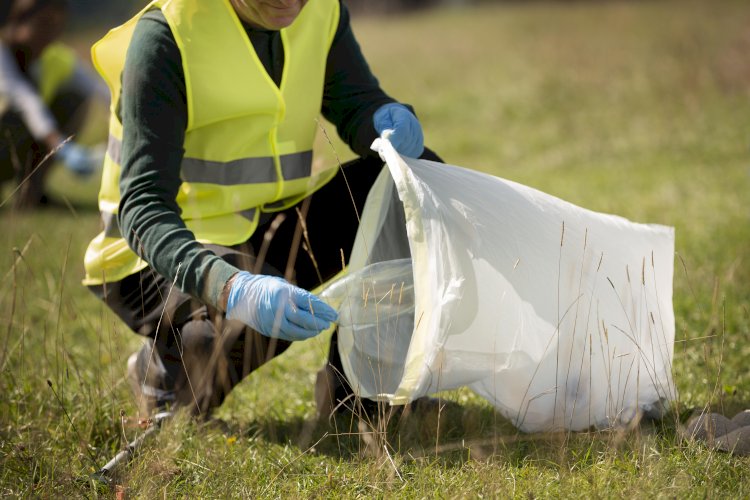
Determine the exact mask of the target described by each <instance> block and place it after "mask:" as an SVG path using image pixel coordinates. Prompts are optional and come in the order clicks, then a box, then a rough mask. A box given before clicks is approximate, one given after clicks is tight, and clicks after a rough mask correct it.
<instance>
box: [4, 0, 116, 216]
mask: <svg viewBox="0 0 750 500" xmlns="http://www.w3.org/2000/svg"><path fill="white" fill-rule="evenodd" d="M67 12H68V6H67V2H66V0H10V2H9V3H7V4H5V5H4V6H3V8H2V10H0V182H5V181H9V180H11V179H15V180H16V182H17V183H18V184H19V189H18V192H16V193H15V195H14V196H15V199H14V204H15V206H16V207H18V208H24V209H25V208H33V207H35V206H38V205H40V204H42V203H45V202H46V201H47V197H46V195H45V192H44V181H45V178H46V176H47V173H48V172H49V170H50V167H51V166H52V164H53V161H50V160H49V159H47V160H44V159H45V157H46V156H47V155H49V154H50V153H53V152H54V155H55V156H54V159H55V160H57V161H60V162H62V163H63V164H64V165H65V166H66V167H67V168H68V169H69V170H70V171H71V172H73V173H74V174H76V175H77V176H81V177H85V176H88V175H90V174H91V173H92V172H93V171H94V170H95V168H96V166H97V163H100V162H101V155H98V159H97V155H96V154H93V153H92V151H91V150H90V149H89V148H86V147H84V146H82V145H80V144H78V143H77V142H75V141H74V140H68V139H69V137H70V136H71V135H73V134H75V133H76V132H77V131H78V130H79V128H80V127H81V126H82V125H83V123H84V121H85V118H86V110H87V104H88V103H89V102H90V101H91V99H92V98H96V99H100V100H101V101H102V102H105V103H108V102H109V91H108V89H107V87H106V85H104V82H103V81H102V80H101V79H100V78H99V77H98V76H97V75H96V74H95V73H94V72H93V71H92V70H90V69H89V68H88V67H86V66H84V65H83V63H82V62H81V60H80V59H79V58H78V57H77V56H76V54H75V53H74V52H73V50H72V49H70V48H69V47H67V46H65V45H63V44H62V43H60V42H57V41H56V40H57V39H58V37H59V36H60V35H61V34H62V32H63V29H64V27H65V23H66V19H67Z"/></svg>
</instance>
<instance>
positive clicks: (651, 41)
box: [0, 0, 750, 498]
mask: <svg viewBox="0 0 750 500" xmlns="http://www.w3.org/2000/svg"><path fill="white" fill-rule="evenodd" d="M749 21H750V9H748V8H747V6H746V5H745V3H744V2H741V1H730V0H727V1H722V2H704V3H698V2H684V1H665V2H633V3H625V2H605V3H601V4H599V3H594V2H592V3H587V2H582V3H579V2H574V3H546V2H531V3H529V4H523V3H509V4H499V5H484V6H481V7H475V8H468V9H464V10H459V9H442V10H435V11H431V12H428V13H424V14H419V15H409V16H406V17H401V18H396V17H390V18H373V19H356V20H355V31H356V32H357V33H358V36H359V39H360V43H361V45H362V47H363V50H364V52H365V54H366V56H367V57H368V59H369V61H370V64H371V66H372V68H373V70H374V71H375V73H376V74H377V75H378V76H379V78H380V80H381V83H382V84H383V86H384V87H385V89H386V90H387V91H388V92H390V93H391V94H392V95H394V96H398V97H399V98H401V99H403V100H404V101H406V102H409V103H411V104H413V105H414V106H415V108H416V110H417V112H418V114H419V116H420V118H421V121H422V123H423V126H424V128H425V135H426V141H427V143H428V145H430V146H431V147H432V148H433V149H435V150H436V151H438V152H439V153H440V154H441V155H442V156H443V158H444V159H445V160H446V161H447V162H449V163H453V164H456V165H461V166H465V167H471V168H476V169H478V170H483V171H486V172H489V173H492V174H494V175H498V176H501V177H504V178H507V179H511V180H514V181H518V182H521V183H524V184H527V185H530V186H533V187H536V188H539V189H541V190H543V191H546V192H548V193H551V194H554V195H556V196H559V197H561V198H563V199H566V200H568V201H571V202H573V203H576V204H578V205H581V206H584V207H587V208H590V209H594V210H598V211H603V212H609V213H616V214H619V215H623V216H625V217H628V218H630V219H632V220H636V221H639V222H655V223H661V224H668V225H672V226H675V228H676V236H677V241H676V251H677V256H676V258H675V280H674V307H675V314H676V327H677V335H676V337H677V344H676V347H675V369H674V372H675V373H674V376H675V382H676V384H677V388H678V390H679V394H680V398H679V401H678V402H677V404H676V406H675V409H676V411H675V415H673V416H670V418H668V419H667V420H665V421H664V422H662V423H660V424H657V425H654V426H646V427H644V428H641V429H636V430H634V431H633V432H630V433H624V434H620V433H616V432H594V433H578V434H572V435H553V436H548V435H543V436H527V435H518V434H517V433H516V432H515V431H514V430H513V428H512V427H511V426H510V425H509V424H508V423H507V422H506V421H504V420H503V419H502V418H501V417H499V416H497V415H496V414H495V413H494V412H493V411H492V409H491V408H490V407H489V406H488V405H487V404H486V403H484V402H483V401H482V400H480V399H479V398H477V397H475V396H473V395H472V394H470V393H468V392H467V391H456V392H452V393H450V394H447V395H446V396H445V397H446V399H448V400H450V401H453V402H455V403H458V405H455V406H453V405H452V406H450V407H449V408H447V409H446V410H445V412H444V413H443V414H442V415H441V416H440V419H439V421H437V419H435V418H432V419H429V418H428V419H414V418H405V419H402V420H401V421H396V420H393V421H391V422H390V425H389V428H388V432H387V434H386V435H385V436H384V437H382V436H381V438H382V439H381V440H380V441H378V440H376V442H378V443H380V444H387V447H388V448H387V449H388V454H385V453H372V450H368V449H367V446H366V444H365V443H364V441H363V440H362V439H361V438H360V436H358V435H356V433H357V429H356V427H352V424H351V422H349V421H347V420H346V419H339V420H337V421H335V422H334V423H335V426H334V427H328V426H325V425H315V424H314V423H313V422H312V421H313V419H314V415H315V408H314V404H313V395H312V384H313V380H314V376H315V371H316V370H317V368H318V367H319V366H320V365H321V364H322V363H323V360H324V359H325V354H326V350H327V343H326V341H325V339H314V340H311V341H308V342H305V343H302V344H298V345H295V346H294V347H293V348H292V349H291V350H290V351H289V352H288V353H286V354H285V355H284V356H282V357H281V358H280V359H277V360H275V361H273V362H271V363H269V364H268V365H267V366H265V367H264V368H262V369H261V370H260V371H259V372H257V373H255V374H253V376H251V377H250V378H249V379H248V380H246V381H245V382H244V383H243V384H241V386H240V387H239V388H238V389H237V390H236V391H235V392H233V393H232V395H231V396H230V397H229V399H228V400H227V401H226V402H225V404H224V406H223V407H222V408H221V409H220V411H219V416H220V417H221V418H223V419H224V420H225V421H226V422H227V428H225V429H223V430H222V429H221V428H219V427H216V426H206V425H201V424H198V423H195V422H191V421H189V420H186V419H182V418H178V419H176V420H175V421H174V422H171V423H169V424H168V425H167V427H166V428H165V431H164V432H161V433H160V434H159V435H158V436H157V437H156V438H155V439H154V440H152V441H151V442H150V443H148V444H147V445H146V446H145V447H144V449H143V451H142V453H141V454H140V455H139V457H138V459H137V460H135V461H134V462H132V464H131V465H130V466H129V467H127V468H125V469H124V470H123V471H122V472H121V474H120V475H119V476H118V477H117V483H118V484H120V485H123V486H124V487H125V488H126V489H127V492H128V494H129V495H130V496H132V497H138V498H151V497H154V496H157V495H158V496H168V497H175V496H186V497H187V496H189V497H255V496H264V497H289V496H291V497H310V496H316V497H329V496H333V497H356V496H367V497H370V496H376V497H387V496H393V495H399V496H405V497H415V498H417V497H420V498H421V497H428V496H429V497H432V496H438V497H472V498H474V497H478V496H483V497H506V496H518V497H549V496H553V497H558V496H563V497H581V496H585V497H622V496H637V497H657V496H658V497H679V498H683V497H689V498H703V497H722V498H724V497H728V498H740V497H747V496H750V459H748V458H737V457H732V456H730V455H726V454H721V453H716V452H712V451H709V450H707V449H705V448H702V447H700V446H697V445H693V444H686V443H683V442H681V441H680V440H679V439H678V438H677V437H676V434H675V426H676V418H677V416H676V415H683V416H684V415H685V414H686V413H687V412H688V411H689V410H690V409H692V408H701V407H705V406H709V405H710V406H711V408H713V409H715V410H717V411H721V412H726V413H728V414H733V412H735V411H737V410H739V409H742V408H748V407H750V372H749V371H748V368H747V366H748V361H750V340H749V339H750V194H748V193H750V162H748V160H749V159H750V135H749V134H748V131H749V130H750V62H749V61H750V60H748V59H747V53H748V49H749V48H750V22H749ZM328 131H329V135H331V136H332V135H334V133H333V130H332V129H331V128H330V126H328ZM334 145H335V149H336V151H337V153H338V154H339V156H340V157H341V159H342V160H345V159H347V158H349V157H351V153H349V152H348V151H347V150H346V148H345V147H344V146H343V145H341V143H340V142H338V141H336V140H334ZM319 151H320V156H321V157H323V158H325V159H326V161H332V159H333V154H332V152H331V148H330V146H329V145H328V144H327V142H326V141H325V140H324V139H323V138H321V140H320V142H319ZM51 184H52V185H51V189H52V190H53V192H54V193H55V194H56V195H57V198H58V199H59V200H63V199H67V200H69V201H70V203H71V208H67V209H66V208H60V209H49V210H43V211H39V212H37V213H31V214H19V213H14V212H13V211H11V210H10V209H9V208H8V206H5V207H3V208H2V209H1V210H0V224H1V226H0V227H2V231H1V232H0V275H1V276H2V283H3V284H2V286H0V332H2V333H0V394H2V397H0V495H3V496H26V497H29V496H33V497H37V496H43V497H50V496H64V497H70V496H96V495H104V496H107V495H111V492H110V491H109V490H107V489H106V488H102V487H95V486H92V483H91V482H87V481H86V480H82V479H81V478H85V477H86V476H87V475H88V474H89V473H91V472H93V471H94V470H95V469H96V468H97V467H100V466H101V465H103V464H104V463H105V462H106V461H107V460H108V459H109V458H111V457H112V456H113V455H114V453H115V452H116V451H117V450H118V449H120V447H121V446H122V445H123V443H124V442H125V441H126V440H127V439H132V438H133V437H134V435H135V433H136V431H135V430H134V429H133V428H130V427H127V426H125V427H123V426H121V423H120V415H121V412H124V414H125V415H132V414H133V411H134V402H133V399H132V396H131V395H130V393H129V390H128V388H127V384H126V382H125V378H124V369H125V360H126V359H127V356H128V355H129V354H130V353H131V352H132V351H133V350H135V349H136V348H137V347H138V345H139V342H140V341H139V339H138V338H137V337H136V336H135V335H133V334H132V333H130V332H129V331H128V330H127V328H126V327H125V326H124V325H123V324H122V323H121V322H120V321H119V320H118V319H117V318H116V317H115V316H114V315H113V314H112V313H111V312H109V311H108V310H107V309H106V308H105V307H103V306H102V305H101V304H100V303H99V302H98V301H97V300H96V299H95V298H94V297H93V295H91V294H90V293H89V292H88V291H87V290H86V289H85V288H84V287H82V286H81V285H80V279H81V277H82V268H83V266H82V256H83V252H84V249H85V246H86V244H87V243H88V240H89V239H90V238H91V237H92V236H93V235H94V234H95V233H96V232H97V231H98V227H99V221H98V216H97V214H96V212H95V211H94V210H93V209H92V207H93V204H94V203H95V197H96V194H95V191H96V187H95V184H96V183H95V182H91V183H87V184H85V185H79V184H76V183H75V182H74V181H73V180H72V179H70V178H69V177H68V176H67V175H66V174H65V172H59V171H58V172H55V173H54V176H53V178H52V182H51ZM6 192H7V190H6ZM47 381H50V382H51V384H52V387H50V386H48V383H47ZM350 433H353V434H355V435H350Z"/></svg>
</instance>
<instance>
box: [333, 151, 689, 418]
mask: <svg viewBox="0 0 750 500" xmlns="http://www.w3.org/2000/svg"><path fill="white" fill-rule="evenodd" d="M373 149H376V150H377V151H379V152H380V155H381V157H382V158H383V159H384V161H385V162H386V163H387V169H384V170H383V172H382V173H381V175H380V177H379V178H378V180H377V182H376V184H375V185H374V187H373V188H372V190H371V192H370V194H369V197H368V199H367V203H366V205H365V208H364V211H363V214H362V216H361V219H362V220H361V225H360V229H359V232H358V234H357V238H356V241H355V245H354V249H353V251H352V255H351V256H350V261H349V266H348V273H347V274H346V275H345V276H344V277H343V278H340V279H338V280H337V281H335V282H334V283H332V284H331V285H330V286H328V287H327V289H326V290H325V291H324V292H323V296H324V297H325V298H326V299H327V300H329V301H330V302H331V303H333V304H335V305H336V306H337V307H338V309H339V313H340V323H339V344H338V345H339V351H340V354H341V359H342V362H343V367H344V370H345V371H346V375H347V377H348V379H349V380H350V381H351V383H352V384H353V386H354V389H355V391H356V392H357V393H358V395H360V396H362V397H367V398H373V399H379V400H384V401H388V402H390V403H392V404H405V403H408V402H410V401H412V400H414V399H416V398H418V397H421V396H425V395H428V394H432V393H435V392H438V391H442V390H448V389H454V388H458V387H463V386H468V387H470V388H471V389H472V390H474V391H475V392H476V393H478V394H479V395H481V396H482V397H484V398H486V399H487V400H488V401H489V402H490V403H492V404H493V405H494V406H495V407H496V408H497V409H498V410H499V411H500V412H501V413H502V414H503V415H504V416H505V417H507V418H508V419H510V420H511V421H512V422H513V423H514V424H515V425H516V426H517V427H518V428H520V429H521V430H524V431H527V432H537V431H551V430H560V429H570V430H581V429H586V428H589V427H591V426H597V427H600V428H601V427H608V426H611V425H614V424H616V423H623V422H627V421H629V420H630V419H632V418H633V417H634V416H635V415H636V414H637V412H638V411H639V410H642V411H650V410H655V409H659V408H663V406H664V404H665V403H668V402H669V401H671V400H673V399H674V398H675V397H676V394H675V387H674V383H673V380H672V375H671V372H672V356H673V343H674V313H673V309H672V272H673V255H674V230H673V229H672V228H670V227H665V226H658V225H644V224H635V223H632V222H629V221H627V220H625V219H623V218H621V217H617V216H613V215H606V214H600V213H596V212H592V211H590V210H586V209H583V208H580V207H577V206H575V205H573V204H571V203H567V202H565V201H562V200H560V199H558V198H555V197H553V196H550V195H548V194H545V193H542V192H540V191H537V190H535V189H532V188H529V187H526V186H523V185H520V184H517V183H514V182H511V181H507V180H503V179H500V178H497V177H493V176H490V175H487V174H483V173H480V172H476V171H472V170H468V169H464V168H461V167H456V166H451V165H444V164H440V163H435V162H430V161H425V160H415V159H411V158H402V157H400V156H399V155H398V153H396V151H395V150H394V149H393V147H392V146H391V144H390V143H389V142H388V141H387V140H385V139H378V140H377V141H375V143H374V144H373Z"/></svg>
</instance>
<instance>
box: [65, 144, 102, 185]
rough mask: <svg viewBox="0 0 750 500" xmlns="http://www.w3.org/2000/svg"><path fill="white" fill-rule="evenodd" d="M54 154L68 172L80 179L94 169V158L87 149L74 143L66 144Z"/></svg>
mask: <svg viewBox="0 0 750 500" xmlns="http://www.w3.org/2000/svg"><path fill="white" fill-rule="evenodd" d="M55 154H56V155H57V157H58V158H59V159H60V160H62V162H63V165H65V167H66V168H67V169H68V170H70V171H71V172H73V173H74V174H76V175H78V176H80V177H87V176H89V175H91V174H92V173H93V172H94V170H95V169H96V160H95V158H94V156H93V155H92V154H91V153H90V152H89V151H88V149H87V148H85V147H83V146H79V145H78V144H76V143H74V142H70V141H69V142H66V143H65V144H63V145H62V146H61V147H60V149H58V150H57V152H56V153H55Z"/></svg>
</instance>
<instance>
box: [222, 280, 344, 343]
mask: <svg viewBox="0 0 750 500" xmlns="http://www.w3.org/2000/svg"><path fill="white" fill-rule="evenodd" d="M226 316H227V318H228V319H237V320H240V321H242V322H243V323H245V324H246V325H248V326H250V327H251V328H253V329H254V330H256V331H258V332H259V333H260V334H262V335H265V336H266V337H272V338H278V339H282V340H289V341H294V340H305V339H308V338H310V337H314V336H316V335H317V334H319V333H320V332H321V331H323V330H325V329H326V328H328V327H329V326H330V324H331V322H332V321H336V320H337V319H338V314H336V311H335V310H334V309H333V308H332V307H331V306H329V305H328V304H326V303H325V302H323V301H322V300H320V298H318V297H317V296H315V295H313V294H312V293H310V292H308V291H307V290H303V289H302V288H299V287H296V286H294V285H292V284H291V283H289V282H287V281H285V280H283V279H282V278H279V277H276V276H266V275H262V274H251V273H249V272H247V271H241V272H239V273H237V274H236V275H235V277H234V281H233V282H232V287H231V289H230V290H229V296H228V297H227V314H226Z"/></svg>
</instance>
